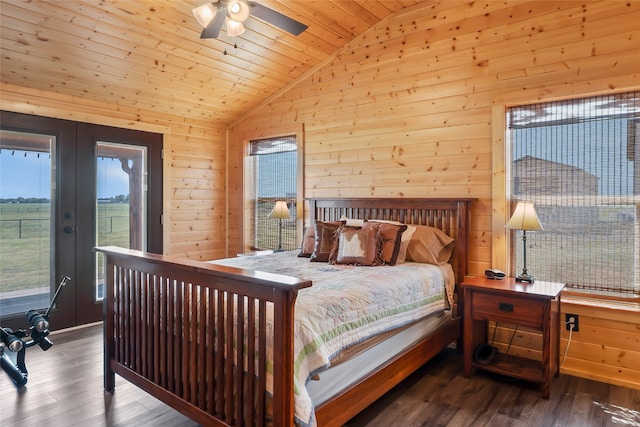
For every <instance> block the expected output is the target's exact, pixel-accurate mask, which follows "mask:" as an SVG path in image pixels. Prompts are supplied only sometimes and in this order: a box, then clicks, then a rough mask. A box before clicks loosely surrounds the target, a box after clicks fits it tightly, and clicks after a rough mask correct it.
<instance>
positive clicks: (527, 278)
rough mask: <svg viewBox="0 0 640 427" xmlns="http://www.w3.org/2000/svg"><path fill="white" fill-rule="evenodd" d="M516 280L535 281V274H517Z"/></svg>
mask: <svg viewBox="0 0 640 427" xmlns="http://www.w3.org/2000/svg"><path fill="white" fill-rule="evenodd" d="M516 282H523V283H533V282H534V280H533V276H531V275H529V274H527V273H522V274H520V275H518V276H516Z"/></svg>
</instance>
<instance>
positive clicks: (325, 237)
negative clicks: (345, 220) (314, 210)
mask: <svg viewBox="0 0 640 427" xmlns="http://www.w3.org/2000/svg"><path fill="white" fill-rule="evenodd" d="M341 225H342V221H333V222H322V221H316V223H315V242H314V246H313V252H312V253H311V256H310V257H309V258H310V259H309V261H311V262H328V261H329V255H331V249H332V248H333V242H334V241H335V239H336V231H338V228H339V227H340V226H341Z"/></svg>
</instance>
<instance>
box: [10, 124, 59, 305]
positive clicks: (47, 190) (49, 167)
mask: <svg viewBox="0 0 640 427" xmlns="http://www.w3.org/2000/svg"><path fill="white" fill-rule="evenodd" d="M54 146H55V137H54V136H51V135H40V134H33V133H25V132H14V131H8V130H0V314H2V315H3V316H6V315H11V314H17V313H24V312H25V311H27V310H30V309H35V308H44V307H47V306H48V305H49V300H50V287H51V283H53V281H52V274H53V272H52V262H53V257H52V254H53V245H52V242H53V239H52V235H51V233H52V229H53V227H51V224H52V223H53V220H54V211H55V209H51V206H52V204H53V203H52V202H53V196H54V192H53V191H52V189H54V188H55V185H54V177H55V173H54V170H55V167H54V165H55V161H54V155H53V147H54Z"/></svg>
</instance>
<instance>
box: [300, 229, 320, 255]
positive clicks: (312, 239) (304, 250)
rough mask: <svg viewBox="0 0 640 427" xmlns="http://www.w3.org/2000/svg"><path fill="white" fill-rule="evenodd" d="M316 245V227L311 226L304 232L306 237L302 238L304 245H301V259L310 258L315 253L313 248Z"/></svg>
mask: <svg viewBox="0 0 640 427" xmlns="http://www.w3.org/2000/svg"><path fill="white" fill-rule="evenodd" d="M315 244H316V227H315V226H309V227H307V229H306V230H304V236H302V245H300V253H299V254H298V256H299V257H301V258H309V257H310V256H311V254H312V253H313V247H314V246H315Z"/></svg>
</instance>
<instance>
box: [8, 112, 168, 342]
mask: <svg viewBox="0 0 640 427" xmlns="http://www.w3.org/2000/svg"><path fill="white" fill-rule="evenodd" d="M0 124H1V126H2V128H3V129H7V130H12V131H17V132H27V133H41V134H46V135H51V136H54V137H55V138H56V144H55V145H56V146H55V148H53V149H54V150H55V160H56V161H55V164H52V165H51V167H52V168H55V172H54V174H53V176H55V183H56V184H55V185H56V189H55V192H54V196H53V198H52V200H51V212H53V213H54V219H53V222H52V224H51V227H52V230H54V231H55V232H54V233H52V234H53V237H52V238H53V239H54V242H53V243H52V247H53V248H54V251H55V254H56V256H55V257H54V260H53V264H52V267H53V268H52V271H51V277H50V282H51V283H50V286H51V288H50V295H51V297H52V296H53V294H54V292H55V290H56V289H55V288H56V286H57V284H58V282H59V281H60V278H61V277H62V276H63V275H66V276H69V277H71V279H72V280H71V281H70V282H69V283H68V284H67V285H66V286H65V289H63V290H62V291H61V292H60V295H59V297H58V300H57V304H56V307H55V308H54V309H53V310H52V311H51V321H50V323H51V327H52V329H60V328H66V327H70V326H75V325H80V324H84V323H89V322H94V321H99V320H101V319H102V313H103V307H102V306H103V304H102V302H101V301H98V302H94V286H95V252H94V251H93V246H94V242H95V233H96V224H95V221H96V206H95V205H96V203H95V202H96V179H97V178H96V164H97V160H96V141H104V142H116V143H119V144H127V143H128V144H132V145H138V146H146V147H147V150H148V164H147V171H148V176H147V185H148V189H149V190H148V191H147V251H148V252H155V253H160V254H161V253H162V251H163V248H162V246H163V221H162V212H163V164H162V163H163V160H162V148H163V134H160V133H152V132H145V131H140V130H132V129H124V128H116V127H111V126H104V125H96V124H90V123H83V122H75V121H71V120H65V119H56V118H50V117H44V116H36V115H30V114H24V113H16V112H10V111H2V110H0ZM66 171H75V173H66ZM87 195H90V197H88V196H87ZM71 207H73V208H71ZM68 227H70V228H68ZM65 228H66V229H67V231H71V232H65ZM63 251H68V252H69V253H71V254H74V256H68V257H62V256H59V254H61V253H63ZM83 278H84V279H83ZM87 278H90V280H89V279H87ZM84 280H89V282H90V283H84V282H83V281H84ZM83 301H84V302H83ZM88 302H92V303H91V304H89V303H88ZM35 308H40V307H34V309H35ZM2 326H3V327H10V328H13V329H19V328H24V327H25V326H26V320H25V318H24V314H21V313H20V314H15V315H10V316H3V317H2Z"/></svg>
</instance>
